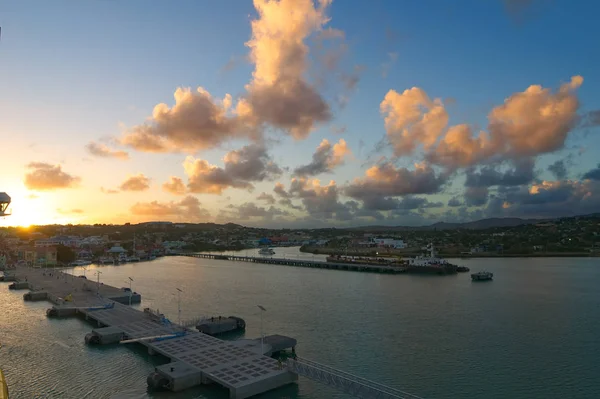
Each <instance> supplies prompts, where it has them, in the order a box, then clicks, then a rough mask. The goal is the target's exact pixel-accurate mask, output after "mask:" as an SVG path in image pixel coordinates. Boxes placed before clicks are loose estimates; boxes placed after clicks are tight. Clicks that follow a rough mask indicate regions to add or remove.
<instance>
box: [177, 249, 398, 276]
mask: <svg viewBox="0 0 600 399" xmlns="http://www.w3.org/2000/svg"><path fill="white" fill-rule="evenodd" d="M173 255H176V256H189V257H192V258H201V259H217V260H230V261H236V262H251V263H265V264H270V265H284V266H296V267H310V268H313V269H332V270H350V271H355V272H371V273H388V274H398V273H405V272H406V271H407V268H406V267H400V266H378V265H367V264H361V263H341V262H340V263H336V262H320V261H315V260H300V259H290V258H272V257H257V256H237V255H225V254H210V253H189V252H180V253H176V254H173Z"/></svg>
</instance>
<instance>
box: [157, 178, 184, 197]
mask: <svg viewBox="0 0 600 399" xmlns="http://www.w3.org/2000/svg"><path fill="white" fill-rule="evenodd" d="M162 189H163V190H164V191H166V192H168V193H171V194H174V195H185V193H186V189H185V184H184V183H183V180H182V179H181V178H179V177H176V176H171V177H169V181H167V182H165V183H163V185H162Z"/></svg>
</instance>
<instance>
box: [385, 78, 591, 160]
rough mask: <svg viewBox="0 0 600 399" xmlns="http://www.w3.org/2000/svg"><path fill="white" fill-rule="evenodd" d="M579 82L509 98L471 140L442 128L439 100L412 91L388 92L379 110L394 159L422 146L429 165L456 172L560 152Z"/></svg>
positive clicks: (465, 129) (461, 128)
mask: <svg viewBox="0 0 600 399" xmlns="http://www.w3.org/2000/svg"><path fill="white" fill-rule="evenodd" d="M582 83H583V78H582V77H581V76H573V77H572V78H571V80H570V81H569V82H568V83H564V84H563V85H561V86H560V88H559V89H558V90H557V91H555V92H553V91H551V90H550V89H547V88H543V87H542V86H540V85H532V86H529V87H528V88H527V89H526V90H525V91H523V92H519V93H514V94H512V95H511V96H510V97H508V98H507V99H506V100H505V101H504V103H503V104H502V105H499V106H496V107H494V108H493V109H492V110H491V111H490V113H489V114H488V122H489V123H488V126H487V131H481V132H479V133H478V134H477V135H475V134H474V132H473V129H472V127H471V126H470V125H468V124H459V125H455V126H451V127H447V124H448V113H447V111H446V109H445V107H444V104H443V102H442V100H441V99H439V98H436V99H433V100H432V99H430V98H429V96H428V95H427V93H425V91H424V90H422V89H420V88H418V87H413V88H411V89H408V90H405V91H404V92H402V93H398V92H396V91H395V90H390V91H389V92H388V93H387V94H386V95H385V97H384V99H383V101H382V102H381V104H380V110H381V113H382V115H383V116H384V120H385V128H386V132H387V138H388V141H389V143H390V144H391V145H392V147H393V149H394V155H396V156H403V155H411V154H413V153H414V152H415V151H416V150H417V149H419V148H421V147H422V148H423V149H424V150H425V152H426V159H427V160H428V161H429V162H431V163H434V164H437V165H442V166H445V167H447V168H448V169H456V168H461V167H469V166H473V165H475V164H478V163H481V162H484V161H485V162H489V161H495V162H497V161H499V160H502V159H508V158H511V159H522V158H528V157H534V156H536V155H540V154H545V153H550V152H554V151H556V150H558V149H561V148H563V147H564V144H565V140H566V138H567V136H568V134H569V133H570V132H571V130H572V129H573V128H575V127H576V124H577V121H578V116H577V110H578V108H579V101H578V99H577V96H576V94H575V90H576V89H577V88H579V86H581V84H582Z"/></svg>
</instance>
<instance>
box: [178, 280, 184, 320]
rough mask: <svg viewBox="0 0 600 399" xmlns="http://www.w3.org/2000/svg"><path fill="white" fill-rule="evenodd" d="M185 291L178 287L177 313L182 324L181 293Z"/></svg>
mask: <svg viewBox="0 0 600 399" xmlns="http://www.w3.org/2000/svg"><path fill="white" fill-rule="evenodd" d="M182 292H183V291H182V290H180V289H179V288H177V315H178V319H179V325H181V293H182Z"/></svg>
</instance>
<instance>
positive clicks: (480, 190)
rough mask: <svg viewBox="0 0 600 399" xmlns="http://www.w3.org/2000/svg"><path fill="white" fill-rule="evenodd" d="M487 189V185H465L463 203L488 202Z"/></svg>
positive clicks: (479, 203) (478, 203)
mask: <svg viewBox="0 0 600 399" xmlns="http://www.w3.org/2000/svg"><path fill="white" fill-rule="evenodd" d="M488 198H489V190H488V188H487V187H485V186H483V187H467V189H466V190H465V203H466V204H467V205H469V206H482V205H485V204H486V203H487V202H488Z"/></svg>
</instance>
